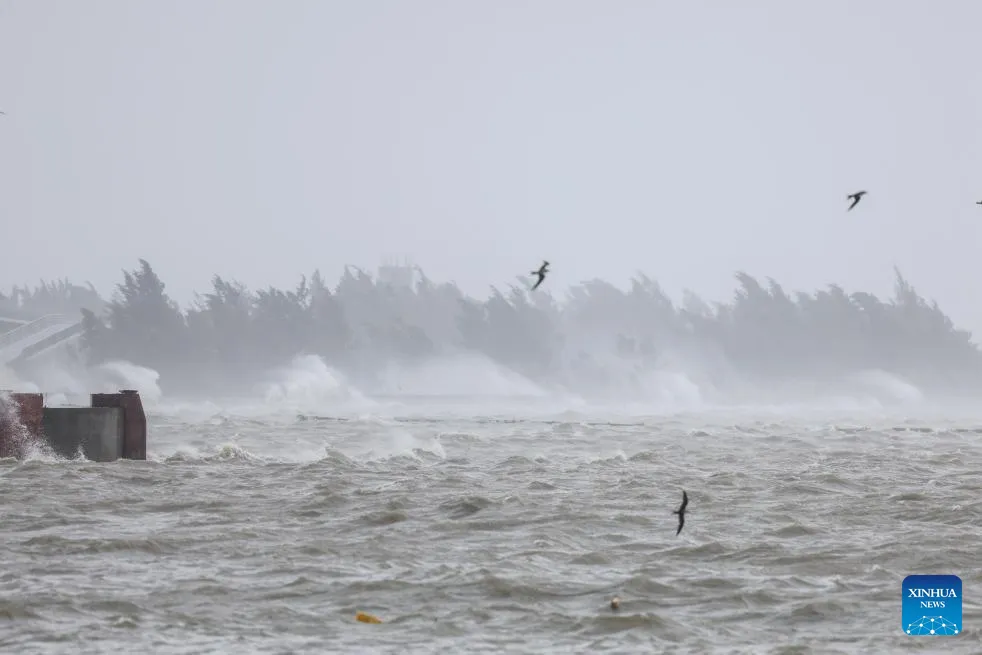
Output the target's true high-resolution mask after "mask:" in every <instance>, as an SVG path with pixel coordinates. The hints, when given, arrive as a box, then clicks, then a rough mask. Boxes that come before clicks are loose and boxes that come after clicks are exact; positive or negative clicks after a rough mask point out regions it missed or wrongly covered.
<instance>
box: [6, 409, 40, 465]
mask: <svg viewBox="0 0 982 655" xmlns="http://www.w3.org/2000/svg"><path fill="white" fill-rule="evenodd" d="M9 398H10V401H11V402H12V404H13V409H14V412H13V415H11V414H10V413H9V411H8V409H9V408H8V407H6V406H3V407H0V457H21V456H22V455H23V450H24V446H26V445H27V444H25V443H24V440H23V438H24V436H25V430H26V436H27V438H29V439H34V440H37V439H40V438H41V436H42V435H41V424H42V421H43V420H44V395H43V394H40V393H12V394H10V395H9ZM2 403H3V401H0V404H2Z"/></svg>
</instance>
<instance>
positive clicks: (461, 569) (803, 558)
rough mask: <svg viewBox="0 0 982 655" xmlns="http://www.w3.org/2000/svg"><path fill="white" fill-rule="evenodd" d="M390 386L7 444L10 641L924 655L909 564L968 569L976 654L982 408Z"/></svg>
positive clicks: (61, 647) (1, 481)
mask: <svg viewBox="0 0 982 655" xmlns="http://www.w3.org/2000/svg"><path fill="white" fill-rule="evenodd" d="M476 402H477V401H473V402H472V403H471V404H472V405H473V404H475V403H476ZM392 407H397V408H398V409H400V411H385V407H381V406H377V407H376V408H375V412H374V413H365V412H364V411H363V410H359V411H355V412H349V413H348V414H346V415H335V416H328V415H321V416H318V415H315V414H309V413H304V414H292V415H289V416H286V415H278V416H265V417H263V416H257V415H249V416H242V415H235V414H233V413H230V412H229V411H228V410H220V409H218V408H212V409H211V410H210V411H205V410H201V411H199V412H198V413H197V414H195V413H189V412H188V411H187V408H186V407H185V408H183V409H182V410H181V411H180V412H175V411H171V412H167V411H165V410H163V409H162V410H161V411H160V412H157V413H152V414H151V420H152V435H151V445H150V448H149V450H150V461H147V462H128V461H120V462H117V463H113V464H95V463H89V462H84V461H59V460H56V459H53V458H51V457H48V456H44V455H37V456H35V457H33V458H32V459H29V460H28V461H24V462H14V461H5V462H3V463H0V498H2V501H3V504H2V516H0V534H2V539H3V550H4V558H3V562H4V566H3V568H2V571H0V621H2V623H0V648H2V650H3V651H4V652H23V653H28V652H38V653H54V652H87V653H89V652H91V653H118V652H153V653H201V652H253V653H283V652H300V651H303V650H305V649H309V652H392V653H405V652H413V653H430V652H432V653H436V652H527V653H533V652H534V653H568V652H580V651H582V650H589V651H590V652H598V653H625V652H688V653H703V652H705V653H715V652H720V653H723V652H728V653H729V652H746V653H792V652H794V653H799V652H801V653H806V652H807V653H811V652H816V653H826V652H842V653H873V652H878V653H887V652H891V653H892V652H905V651H908V650H913V649H915V648H917V647H918V645H920V647H921V648H923V647H924V645H925V639H914V638H910V637H905V636H903V635H902V634H901V630H900V585H901V581H902V579H903V578H904V576H906V575H907V574H910V573H954V574H957V575H960V576H961V577H962V579H963V582H964V588H965V600H964V602H965V616H964V625H965V630H964V633H963V634H962V635H961V636H959V637H957V638H950V639H945V640H944V643H942V642H941V641H938V642H937V643H935V642H931V644H930V646H931V647H932V648H934V647H936V648H938V649H939V651H940V650H943V651H944V652H950V653H970V652H978V651H979V649H980V638H979V635H980V631H979V627H978V626H979V625H980V622H982V611H980V600H979V599H980V594H982V584H980V583H982V567H980V558H979V550H978V548H979V544H980V543H982V540H980V537H982V501H980V500H979V498H980V497H982V473H980V471H982V446H980V445H979V444H980V435H982V419H980V420H976V421H973V420H970V419H959V420H957V421H955V420H947V421H946V420H941V419H938V418H934V419H930V420H927V419H924V420H909V419H904V418H898V417H890V416H885V415H883V414H882V413H881V414H880V415H878V416H873V415H871V414H870V415H866V416H852V417H849V416H833V415H818V414H815V415H813V416H811V417H810V418H803V417H802V415H801V413H800V412H799V413H798V415H797V417H796V418H790V417H788V416H785V415H781V414H779V413H776V412H769V413H762V412H756V413H754V412H750V411H749V410H746V411H743V412H736V411H735V410H733V411H722V410H720V411H713V412H710V411H704V412H700V413H690V414H679V415H674V416H662V417H649V418H641V417H637V416H633V417H631V416H621V417H620V418H616V417H612V416H604V417H602V418H591V417H589V416H585V415H575V416H574V415H571V413H569V412H567V413H566V414H564V415H555V416H551V417H550V416H547V412H545V411H544V410H543V412H540V413H538V414H536V413H535V412H533V411H531V409H528V408H526V409H527V410H528V411H525V412H524V413H525V415H526V417H525V418H523V417H522V412H521V411H517V410H516V411H513V412H511V413H509V414H499V415H485V416H482V415H479V414H474V413H473V412H472V411H471V410H472V407H471V405H468V406H467V407H466V409H465V410H461V408H460V406H454V405H451V404H449V403H445V404H444V405H443V406H442V407H443V409H442V410H441V409H439V408H438V407H436V405H434V403H433V402H430V403H429V404H428V405H425V406H424V405H420V406H419V407H417V408H416V409H415V410H413V408H412V407H411V406H410V404H409V403H400V404H398V405H390V406H388V409H389V410H391V409H392ZM410 410H412V411H410ZM683 487H684V488H685V489H686V490H687V491H688V494H689V498H690V504H689V510H688V515H687V522H686V527H685V530H684V531H683V532H682V534H681V536H679V537H677V538H676V536H675V534H674V532H675V530H674V528H675V517H674V516H673V515H672V513H671V511H672V509H674V508H675V507H676V506H677V505H678V502H679V500H680V496H681V489H682V488H683ZM614 594H617V595H619V596H620V597H621V599H622V606H621V610H620V611H619V612H618V613H613V612H612V611H611V610H610V609H609V607H608V602H609V599H610V598H611V596H613V595H614ZM359 610H360V611H366V612H370V613H372V614H375V615H377V616H379V617H381V618H382V619H383V620H384V623H383V624H382V625H367V624H362V623H357V622H355V621H354V620H353V616H354V614H355V612H356V611H359ZM939 639H940V638H939Z"/></svg>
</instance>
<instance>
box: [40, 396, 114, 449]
mask: <svg viewBox="0 0 982 655" xmlns="http://www.w3.org/2000/svg"><path fill="white" fill-rule="evenodd" d="M42 430H43V433H44V437H45V440H46V441H47V442H48V443H49V444H50V445H51V449H52V450H54V451H55V452H56V453H58V454H59V455H61V456H62V457H75V455H76V454H77V453H78V450H79V448H81V449H82V453H83V454H84V455H85V457H86V459H89V460H92V461H93V462H114V461H116V460H117V459H119V458H120V457H122V456H123V438H124V437H123V435H124V412H123V409H122V408H121V407H47V408H45V410H44V423H43V426H42Z"/></svg>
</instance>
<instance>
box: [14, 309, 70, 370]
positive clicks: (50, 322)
mask: <svg viewBox="0 0 982 655" xmlns="http://www.w3.org/2000/svg"><path fill="white" fill-rule="evenodd" d="M81 333H82V320H81V319H80V318H78V317H76V316H68V315H65V314H49V315H47V316H42V317H41V318H39V319H37V320H35V321H31V322H30V323H22V324H21V325H19V326H18V327H16V328H14V329H13V330H8V331H7V332H4V333H3V334H0V365H8V366H9V365H12V364H15V363H19V362H22V361H24V360H26V359H28V358H30V357H33V356H34V355H37V354H39V353H41V352H43V351H45V350H47V349H48V348H53V347H54V346H56V345H58V344H60V343H62V342H63V341H66V340H68V339H72V338H75V337H77V336H79V335H80V334H81Z"/></svg>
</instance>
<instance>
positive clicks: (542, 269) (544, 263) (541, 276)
mask: <svg viewBox="0 0 982 655" xmlns="http://www.w3.org/2000/svg"><path fill="white" fill-rule="evenodd" d="M548 272H549V262H547V261H545V260H543V261H542V266H540V267H539V270H537V271H532V275H538V276H539V279H538V280H537V281H536V282H535V286H533V287H532V291H535V290H536V289H538V288H539V285H540V284H542V281H543V280H545V279H546V273H548Z"/></svg>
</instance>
